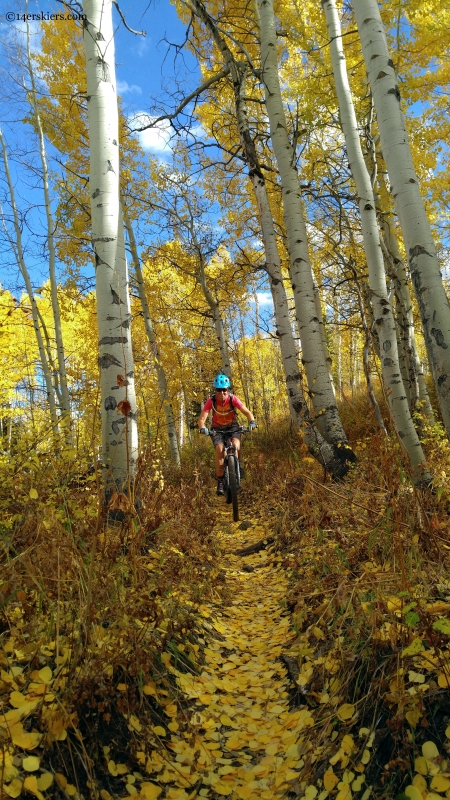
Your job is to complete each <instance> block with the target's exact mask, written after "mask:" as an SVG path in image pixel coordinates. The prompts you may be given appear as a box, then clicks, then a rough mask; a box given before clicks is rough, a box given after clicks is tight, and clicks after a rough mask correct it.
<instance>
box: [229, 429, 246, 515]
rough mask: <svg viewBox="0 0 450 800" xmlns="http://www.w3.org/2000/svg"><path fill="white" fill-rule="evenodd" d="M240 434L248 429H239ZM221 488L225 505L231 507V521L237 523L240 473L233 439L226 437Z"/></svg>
mask: <svg viewBox="0 0 450 800" xmlns="http://www.w3.org/2000/svg"><path fill="white" fill-rule="evenodd" d="M239 432H240V433H249V432H250V428H244V427H242V426H241V427H240V428H239ZM223 488H224V490H225V497H226V501H227V503H229V504H231V505H232V506H233V520H234V522H238V521H239V500H238V492H239V489H240V488H241V471H240V467H239V459H238V457H237V455H236V447H235V445H234V444H233V439H232V437H231V436H228V437H227V439H226V441H225V451H224V474H223Z"/></svg>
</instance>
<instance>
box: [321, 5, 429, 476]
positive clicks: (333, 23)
mask: <svg viewBox="0 0 450 800" xmlns="http://www.w3.org/2000/svg"><path fill="white" fill-rule="evenodd" d="M322 5H323V8H324V11H325V15H326V19H327V26H328V36H329V39H330V50H331V60H332V64H333V73H334V81H335V85H336V93H337V97H338V102H339V110H340V117H341V126H342V130H343V133H344V137H345V143H346V147H347V155H348V160H349V164H350V169H351V171H352V175H353V178H354V181H355V183H356V188H357V192H358V201H359V210H360V213H361V222H362V234H363V241H364V251H365V254H366V259H367V267H368V272H369V284H370V291H371V303H372V306H373V310H374V315H375V324H376V327H377V331H378V336H379V340H380V348H381V353H382V356H381V366H382V372H383V381H384V384H385V386H386V389H387V390H388V391H387V393H388V399H389V406H390V409H391V414H392V419H393V421H394V425H395V428H396V431H397V434H398V436H399V439H400V441H401V442H402V445H403V447H404V449H405V451H406V453H407V454H408V458H409V461H410V464H411V468H412V471H413V475H414V479H415V480H416V481H417V482H421V481H425V482H429V481H430V480H431V475H430V473H429V471H428V469H427V467H426V464H425V454H424V452H423V450H422V446H421V444H420V441H419V437H418V435H417V431H416V429H415V427H414V423H413V420H412V417H411V412H410V409H409V405H408V400H407V397H406V393H405V388H404V386H403V380H402V375H401V370H400V365H399V356H398V347H397V332H396V328H395V320H394V315H393V312H392V307H391V304H390V302H389V298H388V292H387V285H386V273H385V269H384V259H383V253H382V249H381V243H380V232H379V229H378V221H377V214H376V208H375V198H374V194H373V188H372V183H371V180H370V175H369V173H368V170H367V166H366V163H365V161H364V156H363V152H362V148H361V142H360V139H359V133H358V125H357V121H356V115H355V109H354V106H353V99H352V96H351V91H350V86H349V83H348V75H347V67H346V61H345V55H344V51H343V47H342V35H341V26H340V21H339V16H338V13H337V9H336V3H335V0H322Z"/></svg>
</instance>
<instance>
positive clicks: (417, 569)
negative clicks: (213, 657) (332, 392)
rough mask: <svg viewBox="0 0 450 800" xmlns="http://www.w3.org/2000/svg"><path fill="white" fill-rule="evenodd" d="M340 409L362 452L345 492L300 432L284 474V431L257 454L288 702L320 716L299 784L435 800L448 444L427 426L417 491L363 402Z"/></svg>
mask: <svg viewBox="0 0 450 800" xmlns="http://www.w3.org/2000/svg"><path fill="white" fill-rule="evenodd" d="M342 411H343V416H345V417H346V418H347V419H346V426H347V430H349V431H351V432H352V436H351V444H352V445H353V446H354V448H355V450H356V453H357V455H358V463H357V464H356V466H355V467H354V468H352V471H351V473H350V475H349V476H348V477H347V479H346V480H345V482H343V483H341V484H336V483H332V482H331V481H329V480H327V479H325V480H324V476H323V474H322V472H321V470H320V469H319V467H318V466H317V464H315V463H314V462H313V460H312V459H311V458H310V457H309V455H308V453H307V452H306V450H305V449H304V448H302V447H300V455H299V448H298V447H297V446H296V442H295V434H292V435H291V446H290V457H289V467H288V466H287V464H286V458H285V456H284V455H283V451H285V449H286V438H288V434H287V431H286V430H283V428H280V429H279V430H278V431H276V432H275V433H274V434H272V436H270V437H268V438H267V439H266V441H265V442H264V443H263V446H262V448H261V452H260V453H259V454H258V459H259V467H258V470H259V472H260V473H262V474H263V476H264V477H263V478H262V480H261V482H260V486H261V491H260V493H259V494H258V500H257V502H258V504H259V507H260V513H262V514H263V515H264V510H265V515H266V517H267V518H268V519H270V522H269V528H272V529H274V530H275V531H277V538H276V545H275V549H276V551H277V552H278V553H279V555H280V557H281V558H282V564H283V566H284V567H285V569H287V570H288V571H290V591H289V593H288V596H287V605H288V608H289V609H290V610H291V612H292V619H293V626H294V628H295V630H296V633H297V640H296V642H295V643H294V645H293V646H292V647H291V648H290V650H289V651H288V652H287V653H286V656H287V657H288V658H289V659H294V661H295V668H294V671H292V669H291V670H290V673H291V675H292V678H293V683H292V700H293V703H295V704H300V705H302V704H306V705H307V706H308V707H310V708H311V709H313V708H314V709H315V733H314V734H313V735H312V739H311V741H312V743H313V744H314V746H315V749H314V751H313V753H312V754H311V758H310V759H309V760H307V761H306V764H305V766H304V768H303V770H302V775H301V780H300V786H301V789H302V791H304V792H305V795H304V797H305V798H308V799H309V798H313V797H316V796H318V797H320V798H322V797H326V796H336V797H337V798H338V800H350V798H351V797H352V796H354V797H364V798H366V797H369V796H370V797H376V798H380V799H381V798H385V799H386V800H390V799H391V798H395V797H398V798H399V800H400V798H404V797H411V798H415V800H419V795H416V794H415V793H414V792H417V791H420V792H421V794H420V797H422V798H429V800H437V798H438V797H439V796H442V795H441V794H439V793H438V790H439V789H440V788H441V787H442V791H443V792H444V790H445V791H448V790H449V789H450V770H448V768H447V761H446V757H447V754H448V753H449V752H450V742H449V736H450V728H449V723H450V704H449V688H450V580H449V574H448V568H449V555H450V516H449V511H450V507H449V501H450V493H449V475H450V464H449V447H448V443H447V442H446V440H445V437H444V435H443V431H442V429H441V428H440V426H434V427H433V428H427V427H426V426H425V423H424V422H422V424H423V426H424V429H423V441H424V445H425V449H426V453H427V458H428V460H429V464H430V466H431V469H432V472H433V475H434V482H433V486H432V487H431V489H428V490H426V491H421V490H417V489H415V488H414V486H413V484H412V482H411V480H410V477H409V475H408V472H407V469H406V467H405V463H404V458H403V455H402V453H401V450H400V447H399V446H398V445H397V443H396V441H395V439H394V440H393V439H392V437H391V439H390V440H389V441H386V439H385V438H384V437H383V436H382V435H380V433H379V432H378V431H377V430H376V428H375V427H374V426H371V425H370V419H371V413H370V408H368V407H367V404H366V403H365V401H364V400H363V399H358V400H357V401H356V402H354V403H349V402H347V403H346V404H345V406H344V408H343V409H342ZM368 421H369V424H368ZM362 434H364V435H362ZM302 450H303V452H302ZM257 491H258V489H257ZM274 498H276V500H275V501H274ZM291 664H292V661H291ZM297 671H298V674H297ZM345 705H346V706H347V709H345ZM343 707H344V713H343V714H339V713H337V710H338V709H339V708H343ZM343 737H345V738H343ZM343 742H344V744H343ZM423 747H425V754H426V755H427V756H428V758H425V756H424V755H423V753H422V748H423ZM433 748H434V749H433ZM430 754H432V758H430ZM362 775H364V782H363V783H361V784H360V783H359V779H360V778H361V776H362ZM436 776H438V777H436ZM355 781H356V783H355ZM433 781H434V783H433ZM411 785H412V786H414V789H413V790H411V789H410V788H408V787H410V786H411ZM352 786H354V787H355V788H353V789H352ZM368 787H369V788H370V787H371V789H370V791H369V789H368ZM405 788H406V791H407V794H406V795H405V794H403V792H402V790H404V789H405ZM308 792H309V793H308ZM365 792H366V794H365ZM447 796H450V795H449V794H447Z"/></svg>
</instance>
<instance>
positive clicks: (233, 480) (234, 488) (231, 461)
mask: <svg viewBox="0 0 450 800" xmlns="http://www.w3.org/2000/svg"><path fill="white" fill-rule="evenodd" d="M228 481H229V493H230V495H231V502H232V504H233V520H234V522H238V521H239V503H238V476H237V465H236V457H235V456H230V457H229V458H228Z"/></svg>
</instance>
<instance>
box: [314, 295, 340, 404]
mask: <svg viewBox="0 0 450 800" xmlns="http://www.w3.org/2000/svg"><path fill="white" fill-rule="evenodd" d="M314 303H315V306H316V317H317V319H318V320H319V330H320V338H321V339H322V348H323V356H324V359H325V362H326V364H327V367H328V375H329V376H330V383H331V388H332V390H333V394H334V397H335V399H336V388H335V385H334V381H333V373H332V370H331V365H332V361H331V356H330V351H329V350H328V344H327V336H326V333H325V323H324V321H323V313H322V305H321V302H320V291H319V287H318V286H314Z"/></svg>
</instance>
